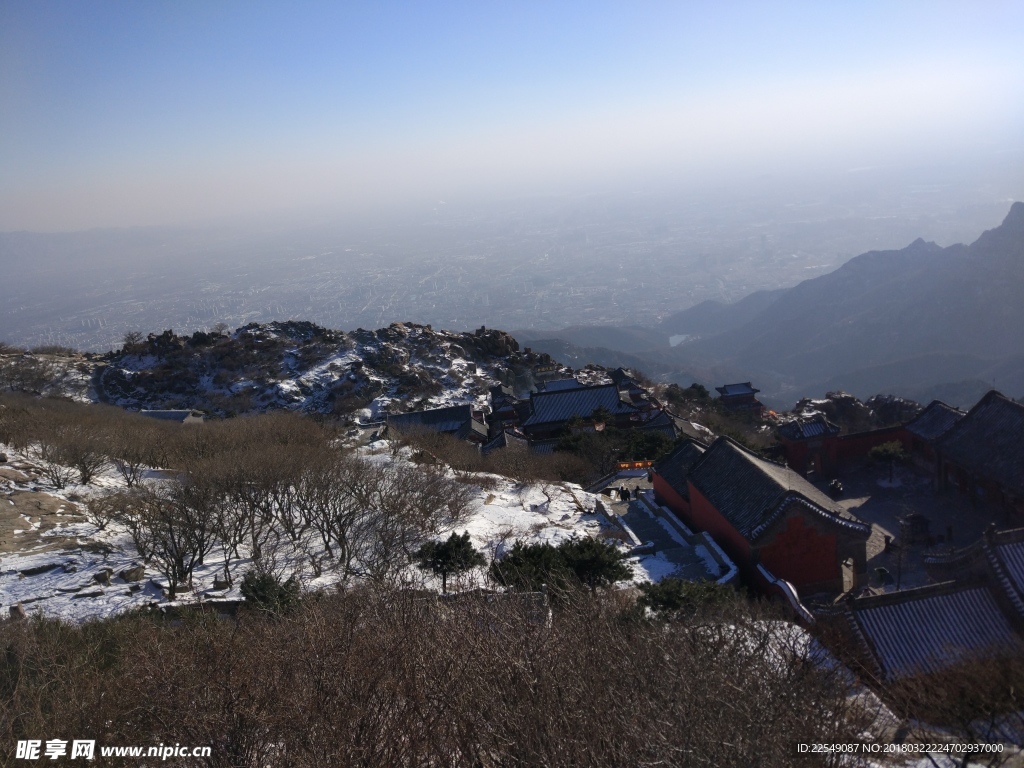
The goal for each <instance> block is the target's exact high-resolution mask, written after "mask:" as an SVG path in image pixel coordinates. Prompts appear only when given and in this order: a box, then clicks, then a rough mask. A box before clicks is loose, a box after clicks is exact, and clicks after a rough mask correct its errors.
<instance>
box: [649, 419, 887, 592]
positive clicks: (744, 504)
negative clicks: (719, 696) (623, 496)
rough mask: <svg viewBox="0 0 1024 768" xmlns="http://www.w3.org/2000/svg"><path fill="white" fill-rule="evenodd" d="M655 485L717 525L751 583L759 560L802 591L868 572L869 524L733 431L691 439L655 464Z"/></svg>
mask: <svg viewBox="0 0 1024 768" xmlns="http://www.w3.org/2000/svg"><path fill="white" fill-rule="evenodd" d="M685 445H690V446H691V447H690V448H689V449H686V448H685ZM653 485H654V492H655V498H656V500H657V501H658V502H659V503H661V504H664V505H665V506H667V507H669V508H670V509H672V510H673V511H674V512H675V513H676V514H677V515H679V517H680V518H682V520H683V521H684V522H685V523H686V524H687V525H689V526H691V527H693V528H696V529H698V530H702V531H707V532H708V533H710V534H711V535H712V537H713V538H714V539H715V541H716V542H718V544H719V546H721V547H722V549H724V550H725V551H726V553H727V554H728V555H729V557H731V558H732V559H733V561H734V562H735V563H736V564H737V565H738V566H739V567H740V569H741V571H742V572H743V574H744V577H745V578H746V580H747V582H748V584H751V585H753V586H757V587H760V586H761V585H762V582H763V578H762V577H761V576H759V572H758V566H759V565H761V566H763V567H764V568H766V569H767V570H768V571H770V572H771V573H772V574H773V575H774V576H776V577H778V578H780V579H784V580H785V581H788V582H790V583H791V584H793V585H794V586H795V587H796V588H797V589H798V590H799V591H800V592H801V593H803V594H812V593H815V592H821V591H828V592H839V591H842V590H843V589H844V586H845V587H847V588H849V587H852V586H856V585H857V584H859V583H861V581H862V580H863V579H864V578H865V577H866V571H867V552H866V544H867V539H868V536H869V535H870V533H871V528H870V526H868V525H866V524H864V523H862V522H861V521H860V520H858V519H857V518H856V517H854V516H853V515H851V514H849V513H848V512H846V510H844V509H843V508H842V507H841V506H839V505H838V504H837V503H836V502H835V501H833V500H832V499H830V498H829V497H828V496H827V495H825V494H824V493H822V492H821V491H819V490H818V489H817V488H815V487H814V486H813V485H811V484H810V483H808V482H807V481H806V480H804V478H803V477H801V476H800V475H799V474H798V473H796V472H794V471H793V470H791V469H789V468H787V467H784V466H782V465H779V464H775V463H774V462H770V461H767V460H765V459H762V458H760V457H758V456H756V455H755V454H753V453H751V452H750V451H748V450H746V449H745V448H743V447H742V446H740V445H738V444H737V443H735V442H733V441H732V440H730V439H729V438H727V437H720V438H718V439H717V440H715V442H713V443H712V444H711V445H710V446H709V447H707V448H704V447H703V446H701V445H699V444H696V443H689V444H684V446H683V447H681V448H680V449H677V450H676V451H675V452H674V453H673V454H671V455H670V456H668V457H667V458H666V459H663V460H662V461H661V462H659V463H658V464H656V465H655V467H654V478H653ZM844 567H845V568H847V570H848V573H847V574H845V576H846V578H844Z"/></svg>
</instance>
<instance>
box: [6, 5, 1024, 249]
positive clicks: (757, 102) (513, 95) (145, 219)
mask: <svg viewBox="0 0 1024 768" xmlns="http://www.w3.org/2000/svg"><path fill="white" fill-rule="evenodd" d="M1022 41H1024V3H1021V2H1017V1H1016V0H1013V1H1008V2H983V1H981V0H978V1H976V2H962V1H960V2H953V3H944V2H939V1H938V0H924V1H922V2H894V0H884V1H883V2H854V1H852V0H851V1H850V2H842V3H835V2H821V1H820V0H815V2H808V3H772V2H766V1H764V0H760V1H759V2H752V3H741V2H720V1H715V2H707V3H699V2H673V3H643V2H614V3H602V2H598V1H597V0H586V1H585V2H584V1H582V0H581V2H576V3H567V2H553V1H552V0H545V1H544V2H527V1H526V0H516V2H482V1H481V0H474V1H473V2H465V3H455V2H450V3H444V2H408V3H399V2H366V3H341V2H323V3H311V2H287V3H285V2H277V3H259V2H252V1H247V2H207V1H203V2H188V1H186V0H174V2H160V1H159V0H147V1H146V2H138V1H133V2H99V1H95V2H81V1H80V0H76V1H74V2H47V1H46V0H24V2H21V1H18V0H0V230H16V229H31V230H54V229H58V230H60V229H78V228H87V227H96V226H127V225H138V224H157V223H167V224H169V223H180V222H190V221H198V220H205V219H212V218H218V217H226V216H238V215H274V214H287V213H294V212H299V211H306V210H316V211H322V212H325V213H330V212H331V211H335V210H337V211H360V210H366V209H372V208H373V207H375V206H378V205H381V204H383V203H388V204H392V203H403V202H412V203H421V204H426V203H431V204H432V203H433V202H435V201H437V200H444V199H458V198H460V197H462V198H469V197H473V196H476V197H479V196H486V195H512V194H533V193H550V192H561V191H570V190H573V191H580V190H587V189H590V188H599V187H607V186H609V185H623V184H633V185H635V184H645V183H657V182H662V181H665V180H676V181H678V180H683V181H686V180H690V181H693V182H694V183H700V182H701V181H702V180H705V179H709V178H716V177H717V178H722V177H724V178H737V179H742V178H743V177H744V176H745V175H748V174H758V173H775V172H790V173H791V172H794V171H804V170H806V171H807V172H815V171H817V170H822V169H826V170H832V171H834V170H836V169H844V168H855V167H860V166H865V165H876V164H888V163H894V162H932V161H937V160H941V159H942V158H950V157H964V156H970V155H971V154H977V155H979V156H989V157H991V156H992V155H994V154H996V153H1000V152H1019V151H1020V150H1021V149H1022V148H1024V44H1022Z"/></svg>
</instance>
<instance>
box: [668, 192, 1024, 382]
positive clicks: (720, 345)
mask: <svg viewBox="0 0 1024 768" xmlns="http://www.w3.org/2000/svg"><path fill="white" fill-rule="evenodd" d="M1021 293H1024V203H1020V202H1018V203H1014V204H1013V206H1012V207H1011V208H1010V211H1009V213H1008V214H1007V216H1006V218H1005V219H1004V220H1003V222H1002V224H1000V225H999V226H998V227H995V228H993V229H990V230H988V231H986V232H985V233H983V234H982V235H981V237H979V238H978V239H977V240H976V241H975V242H974V243H972V244H971V245H969V246H965V245H951V246H949V247H948V248H942V247H940V246H938V245H936V244H935V243H928V242H925V241H924V240H923V239H918V240H915V241H914V242H913V243H911V244H910V245H909V246H907V247H906V248H904V249H902V250H899V251H872V252H870V253H865V254H861V255H860V256H857V257H855V258H853V259H851V260H850V261H848V262H847V263H846V264H844V265H843V266H842V267H840V268H839V269H837V270H836V271H835V272H831V273H829V274H826V275H822V276H820V277H816V278H812V279H810V280H806V281H804V282H802V283H800V284H799V285H797V286H795V287H793V288H791V289H789V290H788V291H787V292H786V294H785V296H786V298H785V301H776V302H774V303H772V304H771V305H770V306H768V307H766V308H764V309H762V310H761V311H760V312H758V313H756V314H755V315H754V316H753V317H751V318H749V319H747V320H746V322H744V323H743V324H742V325H740V326H738V327H736V328H733V329H731V330H729V331H727V332H724V333H721V334H718V335H716V336H713V337H708V338H705V339H702V340H700V341H698V342H696V343H694V344H691V345H688V346H686V347H684V348H683V349H682V350H681V354H682V355H686V356H688V357H689V359H686V360H684V363H685V364H688V365H690V366H693V365H696V364H702V365H705V366H708V365H723V364H727V365H730V366H732V368H733V369H738V370H744V371H746V372H747V373H746V375H747V376H750V377H754V378H757V379H758V381H759V383H760V384H761V389H762V391H763V392H766V393H768V394H780V393H781V392H783V391H791V392H800V393H803V392H805V391H808V390H815V389H824V388H827V387H831V386H832V385H834V384H835V383H836V382H842V384H841V386H843V388H844V389H847V390H848V391H853V392H855V393H868V394H870V393H873V392H893V393H896V394H905V395H907V396H915V395H919V394H920V392H921V391H924V390H926V389H928V388H933V387H935V386H937V385H940V384H943V385H944V384H949V383H957V384H961V383H964V382H969V383H970V384H971V386H972V387H973V389H972V390H971V391H970V392H967V390H966V389H965V388H964V387H961V389H962V390H963V391H964V392H966V394H965V400H966V401H969V400H970V399H971V398H973V397H976V396H977V395H978V394H979V392H983V391H984V390H985V389H991V388H992V387H993V380H998V385H999V387H1000V388H1001V389H1003V390H1005V391H1009V392H1011V393H1013V394H1014V395H1019V393H1020V392H1022V391H1024V337H1022V336H1021V334H1020V330H1019V329H1020V328H1022V327H1024V304H1022V303H1021V301H1020V295H1021ZM772 382H774V383H775V392H771V383H772ZM766 396H767V394H766Z"/></svg>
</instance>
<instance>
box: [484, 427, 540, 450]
mask: <svg viewBox="0 0 1024 768" xmlns="http://www.w3.org/2000/svg"><path fill="white" fill-rule="evenodd" d="M527 447H528V442H527V440H526V438H525V437H521V436H519V435H516V434H513V433H511V432H509V431H508V430H502V431H501V432H499V433H498V435H497V436H496V437H495V438H494V439H493V440H489V441H488V442H486V443H484V444H483V445H482V446H480V452H481V453H483V454H484V455H487V454H488V453H490V452H491V451H496V450H498V449H499V448H523V449H525V448H527Z"/></svg>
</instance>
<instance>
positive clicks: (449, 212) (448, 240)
mask: <svg viewBox="0 0 1024 768" xmlns="http://www.w3.org/2000/svg"><path fill="white" fill-rule="evenodd" d="M1022 166H1024V158H1022V155H1021V153H1019V152H1017V153H1007V154H1003V155H999V156H995V157H994V158H989V159H988V160H987V161H986V162H984V163H981V164H978V165H973V166H970V167H953V166H950V167H937V168H936V167H933V168H907V169H882V168H868V169H855V170H850V171H848V172H846V173H843V174H835V175H833V176H830V177H827V176H821V177H818V178H814V179H812V180H805V181H803V182H800V183H797V182H793V181H789V180H786V179H782V178H778V177H774V176H759V177H756V178H751V179H750V180H749V182H733V183H731V184H730V186H728V187H725V186H723V187H721V188H714V187H706V188H690V189H680V190H665V189H662V190H657V191H644V190H638V191H630V190H612V191H608V192H603V193H593V194H589V195H576V196H566V195H562V196H552V197H533V198H524V199H510V200H494V201H489V202H473V203H468V202H464V201H463V202H459V201H448V202H445V201H437V203H436V204H435V205H433V206H429V207H428V206H424V207H423V208H422V209H421V210H406V211H405V212H403V213H401V214H398V213H395V214H393V215H392V216H390V217H380V218H378V219H376V220H375V221H373V222H372V223H368V222H367V221H365V220H363V221H344V219H343V216H344V214H339V216H338V217H337V218H336V219H335V220H334V221H327V222H326V223H324V222H321V223H317V224H308V223H307V224H303V225H297V224H292V225H289V226H286V225H274V224H267V223H265V222H264V223H260V224H251V225H247V226H241V225H238V224H232V225H227V224H221V225H208V226H204V227H195V228H180V229H177V228H137V229H109V230H105V229H98V230H91V231H87V232H77V233H59V234H57V233H53V234H36V233H23V232H13V233H3V234H0V269H2V271H3V275H4V279H3V280H2V281H0V339H2V340H3V341H6V342H8V343H12V344H18V345H25V346H35V345H51V344H57V345H66V346H71V347H76V348H79V349H90V350H106V349H109V348H112V347H115V346H118V345H119V344H120V340H121V338H122V336H123V335H124V333H125V332H126V331H130V330H139V331H142V332H143V333H149V332H159V331H161V330H163V329H165V328H173V329H174V330H176V331H179V332H190V331H193V330H198V329H205V328H209V327H211V326H213V325H215V324H217V323H224V324H226V325H227V326H230V327H237V326H239V325H244V324H246V323H248V322H253V321H266V320H274V319H278V320H283V319H292V318H295V319H304V320H312V321H314V322H317V323H319V324H321V325H325V326H328V327H333V328H340V329H354V328H357V327H366V328H377V327H382V326H384V325H387V324H388V323H390V322H393V321H399V320H412V321H415V322H420V323H430V324H433V325H435V326H437V327H443V328H447V329H453V330H462V329H468V328H472V327H477V326H479V325H482V324H485V325H488V326H491V327H498V328H505V329H509V330H511V329H533V330H556V329H559V328H563V327H566V326H580V325H653V324H655V323H657V322H658V321H659V320H660V319H661V318H663V317H665V316H666V315H668V314H670V313H673V312H677V311H679V310H682V309H686V308H687V307H690V306H693V305H694V304H697V303H699V302H701V301H703V300H705V299H718V300H720V301H725V302H731V301H735V300H737V299H740V298H742V297H743V296H746V295H748V294H749V293H751V292H753V291H756V290H759V289H770V288H779V287H788V286H792V285H795V284H797V283H799V282H800V281H802V280H805V279H807V278H811V277H815V276H818V275H821V274H825V273H827V272H830V271H832V270H834V269H836V268H837V267H838V266H840V265H841V264H842V263H844V262H845V261H847V260H849V259H850V258H852V257H854V256H856V255H858V254H860V253H863V252H865V251H869V250H876V249H896V248H902V247H904V246H906V245H907V244H909V243H910V242H912V241H913V240H915V239H917V238H919V237H921V238H924V239H925V240H932V241H935V242H937V243H939V244H940V245H949V244H952V243H955V242H965V243H966V242H971V241H973V240H974V239H975V238H977V236H978V235H979V234H980V233H981V232H982V231H983V230H985V229H989V228H992V227H994V226H996V225H998V224H999V222H1000V221H1001V220H1002V218H1003V216H1004V215H1005V214H1006V210H1007V209H1008V207H1009V204H1010V201H1011V200H1012V199H1013V198H1014V193H1017V195H1018V196H1019V191H1020V189H1019V184H1018V180H1019V178H1020V176H1021V171H1022Z"/></svg>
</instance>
